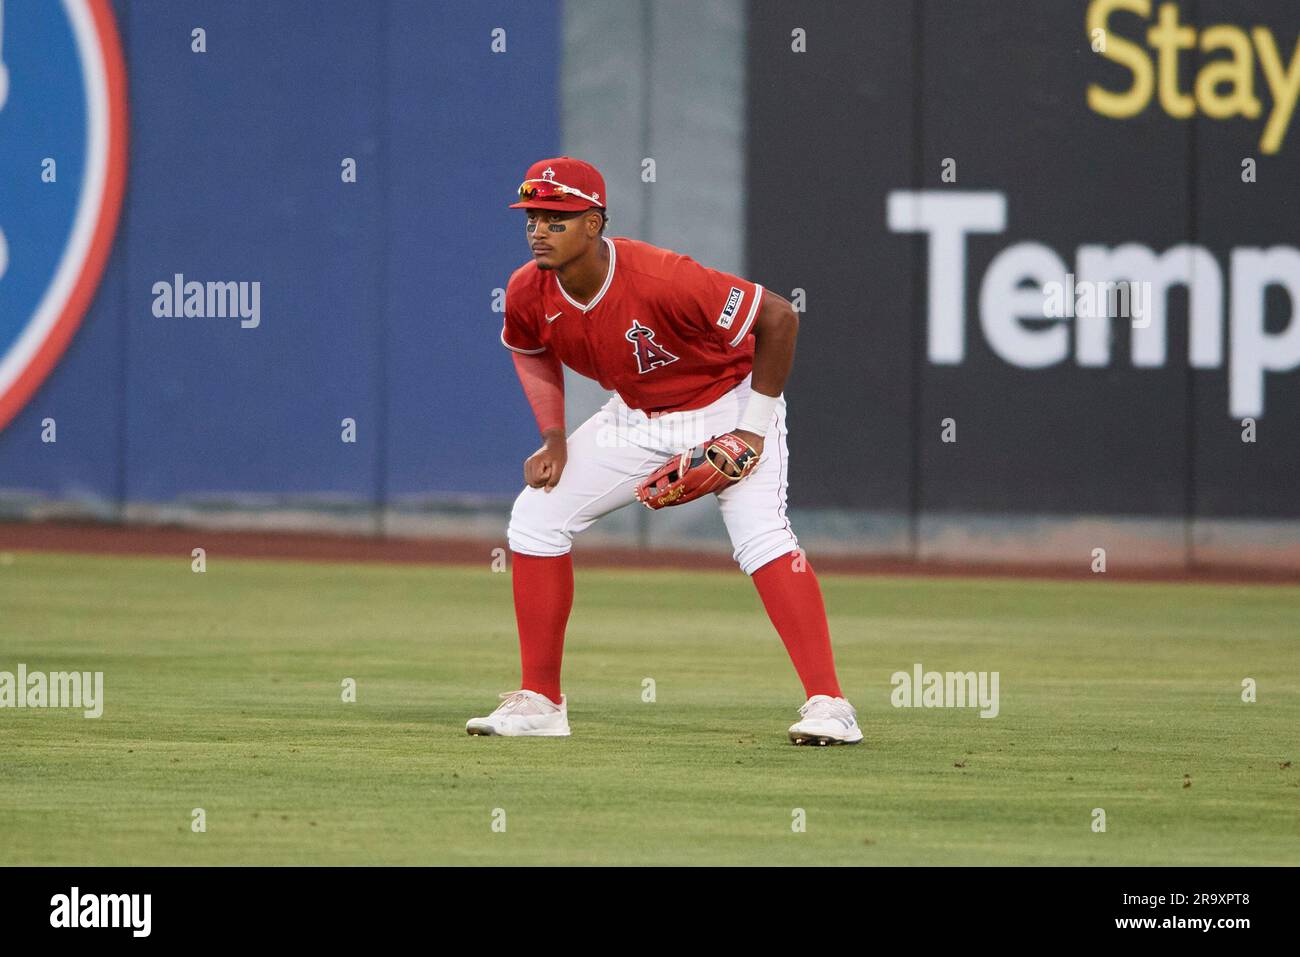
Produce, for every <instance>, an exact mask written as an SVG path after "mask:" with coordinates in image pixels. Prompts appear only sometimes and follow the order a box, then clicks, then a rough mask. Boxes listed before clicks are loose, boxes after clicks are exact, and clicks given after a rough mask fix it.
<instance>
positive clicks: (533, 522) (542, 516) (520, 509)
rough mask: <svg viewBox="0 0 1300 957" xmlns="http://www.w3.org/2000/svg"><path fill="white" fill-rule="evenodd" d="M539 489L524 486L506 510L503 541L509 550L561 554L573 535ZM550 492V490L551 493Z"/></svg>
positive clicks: (569, 546)
mask: <svg viewBox="0 0 1300 957" xmlns="http://www.w3.org/2000/svg"><path fill="white" fill-rule="evenodd" d="M546 494H547V493H546V492H544V491H542V489H539V488H525V489H524V490H523V491H522V492H520V493H519V496H518V498H516V499H515V504H514V507H513V508H511V509H510V524H509V525H507V526H506V541H507V542H508V543H509V544H510V550H511V551H513V552H522V553H524V554H525V555H563V554H564V553H565V552H567V551H568V550H569V549H570V548H572V547H573V535H572V533H570V532H569V531H567V530H566V529H565V528H564V526H563V522H562V521H561V520H559V519H558V518H557V517H556V516H555V515H554V514H553V509H549V508H547V505H548V504H550V503H549V502H548V501H547V500H546ZM552 494H553V493H552Z"/></svg>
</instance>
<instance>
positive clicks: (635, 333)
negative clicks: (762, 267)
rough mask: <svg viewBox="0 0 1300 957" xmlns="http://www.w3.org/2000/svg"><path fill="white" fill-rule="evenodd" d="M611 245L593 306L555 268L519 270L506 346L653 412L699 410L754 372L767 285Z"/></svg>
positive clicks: (620, 242)
mask: <svg viewBox="0 0 1300 957" xmlns="http://www.w3.org/2000/svg"><path fill="white" fill-rule="evenodd" d="M604 241H605V244H606V246H607V247H608V248H609V273H608V275H606V277H605V282H604V285H602V286H601V287H600V290H599V291H598V292H597V293H596V295H595V297H594V298H593V299H592V300H591V302H589V303H587V304H586V305H583V304H582V303H580V302H577V301H576V300H574V299H572V298H570V297H569V294H568V293H567V292H565V290H564V288H563V287H562V286H561V285H560V281H559V279H558V278H556V275H555V273H554V271H552V270H544V269H539V268H538V267H537V264H536V263H534V262H527V263H525V264H524V265H522V266H520V267H519V268H518V269H516V270H515V271H514V274H513V275H511V277H510V282H509V283H508V284H507V286H506V303H505V306H506V318H505V326H504V327H503V328H502V330H501V342H502V344H503V345H504V346H505V347H506V348H507V349H513V350H514V351H515V352H522V353H526V354H529V355H535V354H539V353H542V352H546V351H547V350H550V351H551V352H553V353H554V354H555V355H556V356H558V357H559V359H560V361H561V362H563V363H564V364H565V365H567V366H568V367H569V368H571V369H573V370H574V371H575V372H578V373H581V374H582V375H585V376H587V377H588V378H591V379H595V380H596V381H597V382H599V383H600V384H601V385H602V386H603V387H604V388H606V389H612V390H614V391H616V392H617V393H618V394H619V396H621V397H622V399H623V401H624V402H626V403H627V405H628V406H629V407H630V408H633V409H642V410H644V411H646V412H671V411H680V410H684V409H698V408H701V407H703V406H706V405H708V404H709V403H710V402H713V401H714V400H715V399H717V398H719V397H720V396H722V395H723V394H725V393H726V392H728V391H729V390H731V389H732V388H734V387H735V386H736V384H737V383H739V382H740V381H741V380H742V379H744V378H745V376H746V375H748V374H749V371H750V369H751V368H752V366H753V364H754V335H753V333H752V332H751V329H750V327H751V326H753V324H754V317H755V316H757V315H758V304H759V301H760V300H761V299H762V297H763V287H762V286H760V285H759V284H758V283H754V282H750V281H749V280H747V279H741V278H739V277H737V276H732V275H729V274H728V273H725V272H719V271H718V270H716V269H708V268H706V267H704V266H701V265H700V264H699V263H697V262H696V261H695V260H694V259H692V258H691V257H690V256H683V255H681V254H680V253H675V252H673V251H672V250H670V249H661V248H659V247H658V246H651V245H650V244H649V243H643V242H639V241H638V240H635V239H624V238H618V239H610V238H608V237H605V238H604Z"/></svg>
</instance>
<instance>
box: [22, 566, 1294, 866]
mask: <svg viewBox="0 0 1300 957" xmlns="http://www.w3.org/2000/svg"><path fill="white" fill-rule="evenodd" d="M11 557H12V561H10V560H9V559H8V558H6V559H5V561H3V562H0V671H11V672H12V671H16V669H17V665H18V664H19V663H20V662H21V663H24V664H26V665H27V667H28V669H29V670H41V671H47V672H49V671H59V670H72V669H75V670H89V671H103V672H104V673H105V699H106V701H105V707H104V714H103V717H102V718H100V719H98V720H87V719H85V718H82V717H81V716H80V713H79V712H68V711H52V710H44V711H41V710H26V709H24V710H11V709H8V708H5V709H3V710H0V756H2V759H0V864H371V863H374V864H529V865H532V864H672V863H686V864H711V863H721V864H1291V865H1294V864H1300V761H1297V759H1300V747H1297V744H1300V589H1296V588H1289V587H1234V586H1205V585H1195V586H1193V585H1153V584H1141V585H1137V584H1131V585H1130V584H1112V583H1109V582H1106V581H1102V580H1096V581H1086V582H1079V583H1063V582H1061V583H1055V582H1042V581H1026V582H1017V581H1011V580H999V581H985V580H962V579H892V578H852V577H836V576H830V575H826V576H823V577H822V584H823V589H824V591H825V593H826V599H827V604H828V607H829V609H830V615H831V625H832V629H833V633H834V635H835V642H836V652H837V659H838V663H839V666H840V675H841V679H842V681H843V684H844V688H845V693H846V694H847V695H848V696H849V698H850V699H851V700H852V701H853V703H854V704H855V705H856V706H857V708H858V715H859V720H860V722H861V724H862V725H863V729H864V731H865V733H866V742H865V743H864V744H863V745H860V746H858V747H851V748H850V747H842V748H821V749H818V748H795V747H792V746H791V745H789V744H788V743H787V741H786V737H785V729H786V727H787V726H788V725H789V724H790V723H791V722H792V721H793V720H795V718H796V717H797V713H796V709H797V708H798V706H799V705H800V704H801V703H802V702H803V694H802V691H801V689H800V687H799V685H798V683H797V681H796V680H795V677H794V673H793V669H792V668H791V667H790V664H789V662H788V660H787V658H786V655H785V651H784V649H783V648H782V647H781V644H780V642H779V639H778V638H777V637H776V635H775V633H774V632H773V631H772V628H771V626H770V625H769V624H768V622H767V619H766V617H764V615H763V612H762V608H761V605H760V604H759V602H758V599H757V596H756V595H755V593H754V592H753V589H752V586H751V585H750V583H749V581H748V580H747V579H746V578H745V577H744V576H743V575H741V574H740V573H739V572H734V573H731V574H714V573H700V572H691V573H689V574H686V573H680V574H679V573H670V572H658V571H628V570H620V571H604V570H588V571H584V570H581V565H582V563H581V559H580V558H579V562H578V564H579V568H580V570H579V572H578V593H577V601H576V604H575V608H574V613H573V617H572V620H571V623H570V630H569V642H568V651H567V657H566V678H567V680H566V684H565V690H566V692H567V694H568V695H569V699H570V721H571V724H572V726H573V732H574V733H573V736H572V737H571V738H567V739H501V738H480V737H469V736H467V735H466V734H465V732H464V723H465V720H466V719H467V718H469V717H471V716H473V715H478V714H485V713H487V711H489V710H491V708H493V707H495V704H496V695H497V693H498V692H500V691H506V690H513V689H514V688H515V687H516V686H517V682H518V671H517V645H516V637H515V631H514V618H513V612H512V608H511V603H510V578H509V575H508V573H507V574H501V573H493V572H492V571H491V570H490V569H489V565H488V560H487V558H486V557H485V561H484V564H483V567H482V568H422V567H412V566H381V565H328V564H312V563H295V562H269V561H250V560H234V559H231V560H226V559H223V558H222V557H221V556H220V555H216V556H209V565H208V570H207V572H206V573H204V574H194V573H192V572H191V570H190V564H189V558H188V556H184V555H182V556H179V557H178V558H176V559H171V560H163V559H156V558H107V557H85V556H71V555H55V554H29V553H15V554H13V555H12V556H11ZM918 661H919V662H922V663H923V664H924V666H925V667H926V669H927V670H929V669H934V670H939V671H946V670H952V671H958V670H960V671H967V670H974V671H998V672H999V673H1000V676H1001V684H1000V691H1001V702H1000V704H1001V713H1000V714H999V716H998V717H996V718H993V719H981V718H980V717H978V715H977V714H976V712H975V711H973V710H964V711H963V710H955V709H950V710H941V709H919V708H918V709H899V708H894V707H892V706H891V704H890V691H891V687H890V675H891V674H892V673H893V672H894V671H896V670H910V669H911V667H912V665H913V663H915V662H918ZM349 677H350V678H354V679H356V682H357V689H358V701H357V702H356V703H355V704H345V703H343V702H342V700H341V682H342V681H343V679H344V678H349ZM1246 677H1250V678H1254V679H1256V681H1257V682H1258V688H1259V692H1258V694H1259V699H1258V701H1257V702H1256V703H1254V704H1246V703H1243V702H1242V700H1241V682H1242V679H1243V678H1246ZM645 678H653V679H654V680H655V682H656V697H657V700H656V701H655V702H654V703H644V702H643V701H642V700H641V698H642V681H643V679H645ZM1288 762H1296V763H1294V764H1291V765H1290V766H1285V765H1287V764H1288ZM1188 783H1190V786H1187V785H1188ZM1098 807H1100V808H1104V809H1105V812H1106V816H1107V830H1106V832H1105V833H1094V832H1093V831H1092V829H1091V826H1090V825H1091V822H1092V810H1093V808H1098ZM194 808H203V809H204V811H205V812H206V821H207V831H206V833H193V832H192V831H191V827H190V822H191V812H192V810H193V809H194ZM496 808H501V809H504V811H505V821H506V830H505V832H504V833H499V832H494V831H493V829H492V821H493V812H494V809H496ZM795 808H802V809H804V811H805V813H806V820H807V830H806V832H804V833H794V832H793V831H792V829H791V822H792V812H793V810H794V809H795Z"/></svg>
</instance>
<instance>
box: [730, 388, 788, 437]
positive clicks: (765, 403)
mask: <svg viewBox="0 0 1300 957" xmlns="http://www.w3.org/2000/svg"><path fill="white" fill-rule="evenodd" d="M777 398H778V397H777V396H774V395H763V393H761V392H750V393H749V404H748V405H747V406H745V414H744V415H742V416H741V417H740V424H739V425H738V426H736V428H737V430H739V431H741V432H753V433H754V434H755V435H761V436H763V437H764V438H766V437H767V427H768V426H769V425H771V424H772V413H773V412H775V411H776V403H777Z"/></svg>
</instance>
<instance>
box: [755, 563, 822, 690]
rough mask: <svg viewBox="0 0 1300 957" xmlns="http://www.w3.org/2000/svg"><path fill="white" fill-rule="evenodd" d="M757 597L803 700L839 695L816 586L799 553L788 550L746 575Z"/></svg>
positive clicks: (810, 567) (819, 591) (809, 567)
mask: <svg viewBox="0 0 1300 957" xmlns="http://www.w3.org/2000/svg"><path fill="white" fill-rule="evenodd" d="M750 577H752V578H753V579H754V586H755V587H756V588H757V589H758V595H759V597H760V598H762V599H763V607H764V608H766V609H767V617H768V618H770V619H772V624H773V626H774V627H775V628H776V631H777V634H779V635H780V636H781V640H782V641H783V642H785V650H786V651H788V652H789V653H790V660H791V661H793V662H794V670H795V671H797V672H798V673H799V680H800V681H802V682H803V687H804V691H805V692H806V693H807V695H808V697H810V698H811V697H812V696H813V695H815V694H828V695H830V696H831V697H832V698H839V697H843V696H842V695H841V693H840V683H839V680H838V679H837V678H836V677H835V658H834V656H833V655H832V654H831V632H830V627H829V626H828V625H827V624H826V606H825V605H824V604H823V603H822V590H821V586H820V585H818V584H817V576H816V575H815V574H813V570H812V566H811V565H809V564H808V559H807V558H806V557H805V556H804V555H803V553H802V552H798V551H795V552H789V553H788V554H785V555H782V556H781V557H780V558H777V559H774V560H772V561H770V562H768V563H767V564H766V565H764V566H763V567H762V568H760V569H758V570H757V571H756V572H754V574H753V575H752V576H750Z"/></svg>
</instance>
